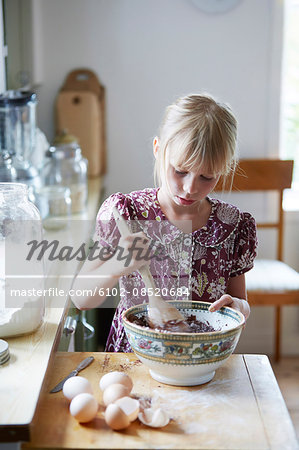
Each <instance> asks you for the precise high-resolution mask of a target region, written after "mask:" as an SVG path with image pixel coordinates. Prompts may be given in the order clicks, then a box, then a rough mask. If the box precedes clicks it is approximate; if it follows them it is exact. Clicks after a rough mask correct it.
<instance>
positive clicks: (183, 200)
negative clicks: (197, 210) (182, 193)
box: [177, 196, 195, 206]
mask: <svg viewBox="0 0 299 450" xmlns="http://www.w3.org/2000/svg"><path fill="white" fill-rule="evenodd" d="M177 199H178V200H179V202H180V204H181V205H186V206H189V205H192V204H193V203H194V202H195V200H192V199H186V198H183V197H179V196H178V197H177Z"/></svg>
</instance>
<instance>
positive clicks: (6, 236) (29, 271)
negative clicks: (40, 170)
mask: <svg viewBox="0 0 299 450" xmlns="http://www.w3.org/2000/svg"><path fill="white" fill-rule="evenodd" d="M41 241H42V223H41V218H40V214H39V211H38V209H37V208H36V207H35V206H34V204H33V203H31V202H30V201H29V199H28V186H27V185H25V184H21V183H0V338H3V337H9V336H16V335H21V334H26V333H30V332H32V331H34V330H35V329H37V328H38V327H39V325H40V324H41V323H42V321H43V317H44V310H45V301H44V263H43V258H42V256H41V254H40V252H39V251H38V248H37V246H38V244H39V243H40V242H41Z"/></svg>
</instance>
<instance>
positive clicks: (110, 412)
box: [105, 403, 130, 430]
mask: <svg viewBox="0 0 299 450" xmlns="http://www.w3.org/2000/svg"><path fill="white" fill-rule="evenodd" d="M105 422H106V423H107V425H108V426H109V427H110V428H112V429H113V430H122V429H124V428H127V427H128V426H129V425H130V420H129V418H128V416H127V415H126V414H125V413H124V412H123V410H122V409H121V408H120V407H119V406H118V405H116V404H115V403H111V404H110V405H108V406H107V408H106V411H105Z"/></svg>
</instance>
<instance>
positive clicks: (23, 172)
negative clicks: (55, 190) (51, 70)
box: [0, 90, 40, 188]
mask: <svg viewBox="0 0 299 450" xmlns="http://www.w3.org/2000/svg"><path fill="white" fill-rule="evenodd" d="M36 104H37V98H36V94H35V93H34V92H29V91H21V90H19V91H18V90H15V91H14V90H9V91H6V92H4V93H3V94H1V95H0V178H1V179H0V181H7V180H9V177H10V176H11V177H12V179H11V180H10V181H17V182H22V183H25V184H27V185H29V186H32V187H33V188H35V187H38V186H39V185H40V179H39V175H38V170H37V169H36V168H35V167H34V166H33V165H32V163H31V160H30V158H31V156H32V154H33V152H34V150H35V145H36ZM11 162H12V164H11ZM13 178H15V180H14V179H13Z"/></svg>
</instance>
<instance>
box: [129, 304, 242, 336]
mask: <svg viewBox="0 0 299 450" xmlns="http://www.w3.org/2000/svg"><path fill="white" fill-rule="evenodd" d="M166 302H168V303H172V304H173V303H184V302H186V303H188V304H191V305H192V304H194V303H197V304H203V305H209V306H210V305H211V304H212V303H210V302H203V301H201V300H166ZM147 305H148V303H138V304H137V305H133V306H131V307H130V308H127V309H126V310H125V311H123V312H122V321H123V323H127V324H128V326H132V327H136V328H137V330H140V331H143V332H145V331H148V332H150V333H154V334H157V335H163V336H182V335H183V336H190V337H191V336H192V337H194V336H203V337H204V336H216V335H219V334H220V335H222V334H227V333H230V332H232V331H238V330H239V329H240V328H243V326H244V325H245V322H246V319H245V316H244V314H243V313H241V311H238V310H237V309H234V308H231V307H230V306H222V307H221V308H220V309H219V311H225V310H228V311H232V312H233V313H234V314H237V316H239V317H240V320H241V322H240V323H239V324H238V325H237V326H236V327H234V328H230V329H228V330H218V331H217V330H216V331H203V332H202V333H186V332H185V333H184V332H175V331H166V330H165V331H161V330H156V329H155V328H149V327H148V328H147V327H143V326H141V325H137V324H135V323H132V322H130V321H129V320H128V318H127V317H126V316H127V315H128V314H129V313H130V311H131V310H133V309H134V308H136V307H137V306H145V307H147ZM188 309H192V306H190V307H188ZM217 312H218V310H217V311H215V313H217Z"/></svg>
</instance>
